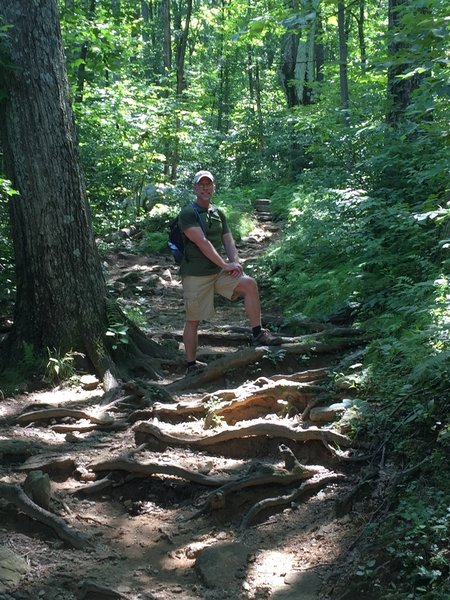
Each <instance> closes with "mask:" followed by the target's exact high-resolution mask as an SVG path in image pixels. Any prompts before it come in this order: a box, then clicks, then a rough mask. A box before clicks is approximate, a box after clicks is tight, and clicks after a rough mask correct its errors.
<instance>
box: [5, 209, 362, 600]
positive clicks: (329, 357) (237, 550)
mask: <svg viewBox="0 0 450 600" xmlns="http://www.w3.org/2000/svg"><path fill="white" fill-rule="evenodd" d="M276 234H277V227H276V225H274V224H273V223H271V222H270V220H267V219H264V220H261V222H260V225H259V226H258V228H257V229H256V230H255V231H254V232H253V234H252V236H251V239H248V240H246V241H244V242H243V243H242V244H241V248H240V253H241V256H242V258H244V259H245V258H249V257H251V256H253V255H254V253H255V252H256V251H259V250H260V249H261V247H263V245H264V244H265V243H267V242H268V241H270V239H271V238H272V236H274V235H276ZM108 271H109V275H110V286H111V289H112V290H113V291H114V293H115V294H117V295H120V297H121V298H122V301H123V302H124V303H126V305H127V306H128V307H133V306H134V307H139V310H140V312H141V313H142V312H144V313H145V315H146V319H147V321H148V324H149V326H148V333H149V334H150V335H151V336H152V337H154V338H156V339H159V340H160V341H163V343H171V344H173V345H174V347H178V348H180V349H181V346H179V343H180V337H181V329H182V325H183V310H182V305H181V287H180V283H179V280H178V277H177V274H176V268H175V267H174V265H173V264H172V261H171V259H170V258H169V257H153V256H146V257H142V256H141V257H137V256H136V255H134V254H132V253H131V252H130V254H127V253H122V254H120V255H118V256H117V255H116V256H114V257H111V258H110V260H109V261H108ZM230 325H233V326H234V328H235V330H234V331H235V333H236V335H234V336H233V335H232V336H228V337H227V332H228V333H229V331H230V330H229V329H228V328H227V327H225V326H230ZM245 327H246V320H245V315H244V312H243V306H242V304H239V303H238V304H230V303H225V302H219V303H218V314H217V319H216V320H215V321H214V322H213V323H210V324H208V326H207V327H205V328H204V329H203V330H202V336H201V338H200V344H201V348H200V352H199V354H200V358H202V357H203V358H205V359H206V360H207V361H212V360H215V359H217V358H220V357H223V356H226V355H229V354H230V353H233V352H239V351H240V350H242V348H244V349H245V348H246V347H248V341H247V337H246V335H247V334H246V333H245V330H244V329H240V328H245ZM218 333H219V334H221V335H219V336H218V335H217V334H218ZM224 333H225V335H222V334H224ZM240 335H241V337H239V336H240ZM337 359H338V357H337V356H336V355H335V354H326V353H325V354H323V355H317V354H314V353H310V354H308V355H298V354H289V353H288V354H286V355H284V356H283V355H276V354H275V355H274V354H273V353H271V352H268V353H267V354H266V355H265V356H264V357H263V358H261V359H260V360H258V361H257V362H256V363H254V364H252V365H250V366H246V367H243V368H241V369H235V370H232V371H230V372H226V373H225V374H224V376H223V377H222V378H220V379H218V380H215V381H214V382H210V383H208V384H205V385H202V386H201V388H194V389H189V390H188V391H184V392H181V393H178V394H174V396H173V399H174V401H175V402H176V401H178V402H180V401H181V402H183V403H185V404H186V403H187V404H189V403H190V404H189V405H190V406H191V405H194V404H195V403H196V402H198V401H199V400H202V399H203V400H205V398H208V399H209V406H210V408H211V406H212V408H213V409H214V408H218V407H219V408H220V398H219V400H218V399H217V398H215V396H214V394H218V393H219V392H220V390H232V389H235V388H238V387H239V386H241V387H239V389H240V391H241V392H242V390H244V391H245V388H242V384H246V385H247V386H250V384H251V383H253V382H255V381H257V380H260V383H258V384H257V385H256V388H257V389H258V388H261V387H262V386H263V385H264V383H261V381H262V379H261V378H262V377H264V378H265V380H266V381H267V380H269V378H271V377H274V376H275V378H276V377H279V378H280V377H281V376H283V377H287V378H289V377H292V376H293V375H294V374H297V375H298V374H299V373H302V372H308V371H315V373H316V374H317V373H319V372H320V373H321V380H320V381H319V382H316V381H314V377H313V378H312V382H311V384H312V385H315V384H317V386H318V387H320V392H319V396H320V394H322V395H323V394H324V393H326V389H327V388H326V379H323V372H322V371H321V370H320V369H321V368H322V367H324V366H331V365H332V364H333V363H334V362H335V361H336V360H337ZM318 369H319V370H320V371H319V370H318ZM183 371H184V366H183V364H182V362H181V361H180V364H179V366H172V367H171V368H167V369H166V372H165V374H164V377H165V379H164V381H163V383H169V382H171V381H174V380H176V379H179V378H180V377H182V376H183ZM140 384H142V381H141V382H139V381H138V382H137V383H136V385H137V386H138V387H139V385H140ZM299 385H300V384H299ZM277 390H278V388H277ZM283 393H284V392H283ZM311 393H312V392H311ZM314 393H316V392H314ZM219 396H220V394H219ZM131 397H132V395H131V396H130V398H131ZM137 397H138V398H140V402H141V405H139V401H138V404H137V405H136V396H134V397H133V398H134V399H132V400H130V402H131V403H133V402H134V404H133V406H132V407H131V408H130V407H126V406H123V405H122V404H120V405H118V406H119V407H120V408H118V409H117V411H116V412H114V418H115V419H116V420H117V422H120V423H121V424H122V426H121V427H118V428H117V429H116V428H112V429H110V430H108V428H103V429H97V428H90V427H91V425H92V423H90V422H89V419H88V420H86V419H84V420H81V421H80V420H77V419H74V418H70V417H66V418H62V419H60V418H59V417H53V418H50V419H47V420H43V421H34V422H33V421H31V422H30V423H28V424H27V425H25V426H24V425H20V424H19V423H18V421H17V415H19V414H20V413H23V412H26V411H27V410H28V409H29V408H30V407H31V408H33V409H35V408H36V407H37V406H38V405H39V406H42V407H46V408H52V407H63V408H69V407H70V408H73V407H77V408H78V409H80V408H84V409H86V411H87V412H89V411H91V413H92V411H93V410H99V408H101V406H102V403H103V402H104V400H103V398H102V391H101V389H100V388H99V387H97V388H95V389H93V390H85V389H83V388H82V387H81V386H80V385H77V386H73V387H65V388H61V389H59V388H58V389H54V390H50V391H45V392H40V393H33V394H28V395H24V396H21V397H18V398H10V399H6V400H5V401H3V402H2V403H1V404H0V410H1V420H0V442H1V440H3V441H5V440H10V439H14V440H19V441H23V442H24V443H28V444H32V445H34V450H33V451H32V452H31V453H35V452H36V448H38V450H37V454H38V457H40V458H41V459H42V465H41V466H39V464H38V466H37V467H36V463H35V464H34V465H31V466H30V463H29V462H27V460H28V461H30V460H31V458H30V457H29V458H28V459H27V457H26V456H25V455H24V454H23V453H22V454H20V453H17V454H16V453H15V452H14V451H11V450H10V451H9V453H8V452H7V451H4V452H3V461H2V465H1V472H0V475H1V476H0V481H1V482H3V483H10V484H15V483H17V484H23V482H24V479H25V476H26V474H27V472H29V471H30V470H35V469H36V468H40V469H42V470H44V471H47V472H48V473H49V475H50V479H51V487H52V500H51V501H50V511H51V512H53V513H55V514H57V515H59V516H60V517H62V518H63V519H64V521H65V522H66V523H67V524H69V525H70V526H71V527H73V528H74V529H75V530H77V531H82V532H84V533H85V534H86V535H88V536H89V539H90V543H89V545H88V546H86V547H84V548H81V549H75V548H70V547H68V546H67V545H66V544H64V543H63V542H62V541H61V540H60V539H59V538H58V537H57V536H55V533H54V531H52V530H51V529H50V528H49V527H47V526H45V525H42V524H41V523H39V522H38V521H36V520H35V519H31V518H30V517H28V516H26V515H25V514H23V512H21V511H18V510H17V508H16V507H15V506H13V505H12V504H10V503H5V502H2V501H0V523H1V525H0V547H3V548H5V549H7V550H8V551H10V552H12V553H13V555H14V556H16V557H20V558H22V559H25V560H24V563H25V564H24V567H23V571H22V572H20V573H19V574H18V575H17V577H16V578H15V579H14V580H13V578H12V576H11V580H10V581H8V580H7V578H6V579H5V576H4V573H5V571H4V570H3V579H2V557H1V555H0V600H10V599H11V598H14V599H16V600H19V599H20V600H36V599H38V598H45V600H73V599H75V598H80V599H91V600H102V599H106V598H124V599H128V600H132V599H133V600H137V599H140V600H150V599H154V600H172V599H175V598H179V599H181V600H191V599H213V598H216V599H223V598H231V599H241V598H242V599H246V598H248V599H257V598H258V599H263V598H271V599H274V600H294V599H295V600H326V599H330V600H331V599H332V600H337V599H338V598H340V597H341V596H342V594H343V591H344V590H345V581H346V574H347V573H348V572H349V571H350V570H351V568H352V567H354V566H355V564H358V562H359V561H360V560H361V559H360V556H359V550H358V549H357V545H355V547H353V545H352V544H353V542H354V541H355V539H356V537H357V536H358V532H359V530H360V527H361V526H362V525H363V522H364V518H365V517H364V516H363V514H364V513H363V512H361V514H360V513H359V512H358V505H357V504H355V505H354V506H353V511H352V513H351V514H349V509H345V508H344V509H343V508H342V507H343V506H344V504H343V503H342V501H341V500H342V499H343V498H344V497H345V495H346V494H347V493H348V491H349V490H350V489H351V488H352V486H353V485H354V483H355V481H356V479H357V477H358V472H357V471H356V470H355V467H354V466H352V465H351V464H349V463H346V462H343V461H341V460H339V458H338V457H337V455H336V454H335V453H333V452H331V451H330V448H327V447H326V445H324V443H323V442H322V441H321V440H320V439H316V440H315V441H310V442H308V443H301V442H299V443H297V442H293V443H292V441H289V440H288V441H286V440H283V439H281V440H280V439H278V438H277V437H276V436H262V438H246V439H234V440H229V441H228V442H226V443H225V444H222V446H220V451H217V448H207V447H203V448H200V449H198V448H195V447H194V446H192V445H183V444H181V443H180V444H178V443H174V444H170V443H169V444H168V443H165V444H158V443H155V441H154V440H153V438H152V440H153V441H152V443H149V439H147V438H146V445H145V446H142V447H140V446H139V447H138V450H137V452H136V448H137V446H138V444H139V443H140V441H139V440H138V439H137V438H136V433H135V429H136V426H137V424H138V423H139V420H140V419H139V416H141V417H142V416H144V417H146V418H144V419H143V420H144V422H151V423H152V424H153V425H154V426H157V427H160V428H161V429H164V431H165V432H169V433H172V434H173V435H174V436H176V435H187V434H189V435H192V436H205V435H210V434H213V433H215V432H220V431H222V430H223V429H224V418H225V417H224V416H223V415H224V414H225V413H223V414H222V413H220V411H218V412H217V413H214V410H213V411H212V412H210V417H211V415H212V417H211V418H212V421H211V423H210V425H211V426H212V427H213V428H212V429H205V414H204V413H196V412H195V411H194V412H191V413H189V412H188V413H187V414H185V415H184V416H180V414H178V415H177V414H176V411H175V413H172V414H170V415H169V414H168V413H167V411H166V412H164V410H163V409H164V406H163V409H161V412H160V413H155V410H154V401H155V397H152V396H151V394H150V400H149V396H148V395H146V396H144V399H143V397H142V395H141V396H137ZM308 398H310V396H308ZM308 398H307V399H306V402H308ZM156 399H157V400H158V398H157V397H156ZM144 400H145V401H144ZM334 400H342V397H341V398H334ZM301 401H302V402H303V400H301ZM258 402H261V399H260V400H259V401H258ZM264 402H266V400H264ZM271 402H272V404H271ZM273 402H275V404H273ZM295 402H297V400H295V401H294V400H292V398H291V397H290V396H289V394H288V395H287V396H283V397H280V398H277V397H274V399H273V398H272V399H271V400H269V403H268V405H267V406H268V407H269V410H268V413H267V414H266V415H265V416H263V417H262V421H265V422H266V423H269V424H276V425H283V426H285V427H290V428H291V429H294V430H295V431H301V430H302V428H304V427H305V422H304V421H302V418H301V411H299V410H298V406H297V410H295V406H294V405H295ZM325 403H326V402H325ZM328 403H329V402H328ZM163 404H164V403H163ZM253 406H254V405H253ZM274 406H275V408H274ZM266 408H267V407H266ZM304 408H305V407H304V406H303V409H304ZM139 409H142V411H144V412H142V413H139V412H136V411H137V410H139ZM145 411H150V413H148V412H147V413H145ZM152 411H153V412H152ZM149 414H151V415H152V416H151V418H149V417H148V415H149ZM130 415H134V416H132V417H130ZM252 418H253V417H252ZM252 418H249V419H250V420H247V421H244V422H242V425H243V426H245V425H246V424H248V423H250V422H253V421H252V420H251V419H252ZM260 421H261V419H260ZM341 423H342V422H341ZM225 425H226V424H225ZM66 426H70V428H72V426H73V431H69V430H68V429H67V430H64V427H66ZM214 426H216V427H215V428H214ZM318 426H319V427H323V428H324V429H326V430H333V431H338V430H337V429H334V428H333V426H332V423H325V424H319V425H318ZM229 427H231V425H229ZM225 429H227V427H226V426H225ZM284 442H285V443H286V444H287V446H289V447H290V448H291V449H293V450H294V454H295V457H296V459H298V460H299V461H300V462H301V463H302V464H303V465H304V466H305V467H309V468H313V467H314V466H318V468H319V470H320V469H324V470H326V472H327V473H330V474H333V475H338V476H339V479H336V481H333V482H331V483H329V484H328V485H325V486H324V487H322V488H320V487H319V488H317V490H313V489H308V488H307V487H305V493H304V494H303V495H301V496H299V497H298V498H295V497H294V496H293V499H292V500H291V501H286V502H285V503H284V504H281V505H280V506H278V507H271V506H265V505H262V508H261V510H259V511H258V512H257V513H255V517H254V518H252V519H251V522H249V524H248V526H247V527H245V528H242V523H243V517H244V516H245V515H249V513H250V511H252V510H253V509H254V507H255V505H256V504H257V503H258V502H260V501H263V500H266V499H267V498H278V499H279V498H280V496H283V495H285V496H288V495H289V494H292V493H293V492H295V490H298V489H299V487H300V486H301V485H302V481H297V482H296V483H294V484H292V485H286V486H281V487H280V486H279V485H278V486H277V485H275V484H274V483H271V482H270V481H268V482H267V483H266V484H263V485H260V486H255V487H252V488H244V489H239V488H236V490H235V491H233V492H232V493H230V494H228V495H227V496H226V499H225V500H226V501H225V500H224V502H223V503H221V502H222V500H223V498H222V496H220V495H218V496H217V497H215V498H213V497H212V496H211V489H212V488H211V487H208V485H209V484H208V485H200V484H196V483H192V482H191V481H188V480H186V479H185V478H180V477H176V476H171V475H167V474H159V475H158V474H157V475H154V476H145V477H142V476H136V475H134V474H133V473H132V472H129V473H128V474H127V473H126V471H125V472H123V471H119V470H113V471H111V478H112V484H111V482H110V485H109V487H105V488H104V489H103V490H102V489H100V490H98V491H97V492H95V493H85V492H83V488H84V487H86V486H88V485H90V484H91V483H92V481H93V480H95V479H100V478H102V477H103V476H104V475H105V473H101V472H99V471H96V468H97V467H96V466H95V465H97V466H98V465H99V464H100V463H101V462H102V461H103V462H104V461H109V460H112V459H115V458H117V457H125V459H126V460H129V461H131V462H135V463H136V462H137V463H139V464H141V465H142V464H149V463H151V464H155V463H158V465H160V466H161V465H162V466H166V467H170V468H172V467H173V466H174V465H175V466H177V467H183V468H184V469H186V470H190V471H191V472H195V473H198V474H200V475H202V476H205V477H210V478H216V479H223V480H228V481H229V480H230V479H236V478H237V479H239V478H241V479H242V478H243V477H247V476H248V475H249V473H250V474H251V473H253V474H254V473H257V474H260V475H264V476H265V475H270V474H273V468H274V467H275V469H276V470H277V472H281V471H283V469H284V468H285V463H284V462H283V461H284V459H283V456H281V455H280V443H284ZM0 452H1V446H0ZM50 455H52V456H53V457H54V458H53V459H52V460H51V459H50V458H49V457H50ZM62 458H64V461H63V460H62ZM270 469H272V471H270ZM95 471H96V472H95ZM169 472H170V469H169ZM283 472H284V471H283ZM322 472H325V471H321V473H322ZM304 483H306V481H305V482H304ZM76 490H78V493H75V492H76ZM80 490H81V492H80ZM214 502H216V505H214ZM337 507H340V508H338V509H337ZM338 515H339V516H338ZM18 560H19V559H18ZM102 588H103V589H102ZM342 597H343V596H342ZM348 598H350V596H348Z"/></svg>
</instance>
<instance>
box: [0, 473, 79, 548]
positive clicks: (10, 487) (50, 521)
mask: <svg viewBox="0 0 450 600" xmlns="http://www.w3.org/2000/svg"><path fill="white" fill-rule="evenodd" d="M0 498H3V499H4V500H6V501H7V502H10V503H11V504H14V505H15V506H17V508H19V509H20V510H21V511H22V512H24V513H25V514H26V515H28V516H29V517H31V518H32V519H34V520H36V521H39V522H40V523H43V524H44V525H47V526H48V527H50V528H51V529H53V531H54V532H55V533H56V535H57V536H58V537H59V538H60V539H62V540H64V541H65V542H67V543H68V544H70V545H71V546H73V547H74V548H85V547H86V546H87V545H88V544H89V538H88V537H87V536H85V535H84V534H83V533H80V532H79V531H76V530H75V529H72V528H71V527H70V526H69V525H67V523H66V522H65V521H64V520H63V519H61V518H60V517H58V516H56V515H54V514H53V513H51V512H49V511H48V510H45V509H43V508H41V507H40V506H38V505H37V504H35V503H34V502H33V501H32V500H31V499H30V498H29V497H28V496H27V495H26V493H25V492H24V491H23V489H22V488H21V487H20V485H15V484H10V483H1V482H0Z"/></svg>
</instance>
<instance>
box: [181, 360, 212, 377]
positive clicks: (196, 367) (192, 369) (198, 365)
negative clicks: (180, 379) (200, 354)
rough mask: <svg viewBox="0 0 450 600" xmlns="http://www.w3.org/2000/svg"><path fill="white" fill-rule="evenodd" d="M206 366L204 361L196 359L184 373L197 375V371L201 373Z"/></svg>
mask: <svg viewBox="0 0 450 600" xmlns="http://www.w3.org/2000/svg"><path fill="white" fill-rule="evenodd" d="M207 366H208V365H207V364H206V363H204V362H200V361H199V360H197V361H196V363H195V365H190V366H189V367H188V368H187V369H186V375H198V373H201V372H202V371H204V370H205V369H206V367H207Z"/></svg>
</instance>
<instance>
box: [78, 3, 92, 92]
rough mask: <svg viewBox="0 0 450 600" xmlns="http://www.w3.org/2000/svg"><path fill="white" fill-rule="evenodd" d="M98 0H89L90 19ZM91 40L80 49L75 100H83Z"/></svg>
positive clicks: (85, 42)
mask: <svg viewBox="0 0 450 600" xmlns="http://www.w3.org/2000/svg"><path fill="white" fill-rule="evenodd" d="M95 3H96V0H89V9H88V16H89V19H93V18H94V13H95ZM89 45H90V44H89V42H88V41H87V40H85V41H84V42H83V45H82V46H81V50H80V64H79V66H78V71H77V91H76V95H75V102H83V94H84V82H85V80H86V63H87V58H88V53H89Z"/></svg>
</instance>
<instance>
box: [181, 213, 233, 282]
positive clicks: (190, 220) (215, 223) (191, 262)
mask: <svg viewBox="0 0 450 600" xmlns="http://www.w3.org/2000/svg"><path fill="white" fill-rule="evenodd" d="M195 208H196V209H197V211H198V214H199V216H200V219H201V221H202V224H203V230H204V232H205V234H206V237H207V238H208V240H209V241H210V242H211V244H212V245H213V246H214V248H215V249H216V250H217V252H219V254H221V252H222V250H223V242H222V236H223V235H224V234H225V233H229V231H230V230H229V227H228V223H227V219H226V217H225V214H224V212H223V211H222V210H220V208H217V207H216V206H210V207H209V208H208V209H206V208H201V207H200V206H199V205H198V204H195ZM178 222H179V224H180V229H181V231H184V230H185V229H189V227H200V223H199V222H198V218H197V215H196V213H195V210H194V208H193V207H192V205H189V206H185V207H184V208H182V209H181V211H180V214H179V217H178ZM184 244H185V245H184V258H183V260H182V262H181V266H180V275H181V276H182V277H184V276H185V275H195V276H203V275H214V273H218V272H219V271H220V267H218V266H217V265H215V264H214V263H213V262H211V261H210V260H209V258H206V256H205V255H204V254H203V252H201V251H200V249H199V248H198V246H196V245H195V244H194V243H193V242H191V241H190V240H189V239H188V238H187V237H186V236H184Z"/></svg>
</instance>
